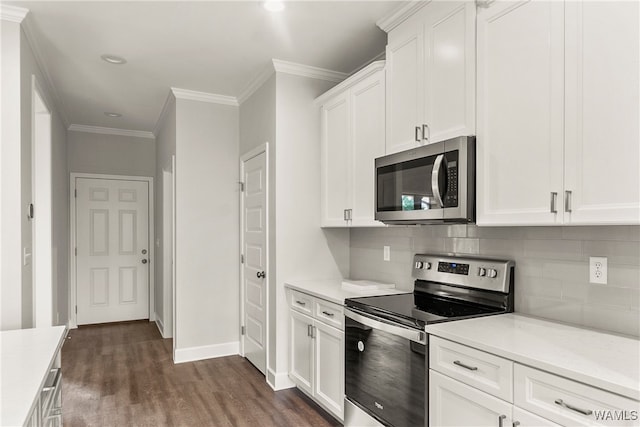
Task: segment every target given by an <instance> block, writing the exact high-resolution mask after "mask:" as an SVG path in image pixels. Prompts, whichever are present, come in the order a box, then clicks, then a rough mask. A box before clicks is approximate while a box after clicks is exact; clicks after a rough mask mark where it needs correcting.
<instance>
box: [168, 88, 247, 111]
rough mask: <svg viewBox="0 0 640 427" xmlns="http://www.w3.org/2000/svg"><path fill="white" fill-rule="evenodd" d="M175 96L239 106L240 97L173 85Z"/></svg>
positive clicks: (172, 90) (172, 89)
mask: <svg viewBox="0 0 640 427" xmlns="http://www.w3.org/2000/svg"><path fill="white" fill-rule="evenodd" d="M171 92H173V96H175V97H176V98H178V99H188V100H190V101H200V102H210V103H212V104H222V105H233V106H234V107H237V106H238V105H240V104H238V99H237V98H236V97H235V96H228V95H218V94H216V93H207V92H198V91H195V90H188V89H180V88H177V87H172V88H171Z"/></svg>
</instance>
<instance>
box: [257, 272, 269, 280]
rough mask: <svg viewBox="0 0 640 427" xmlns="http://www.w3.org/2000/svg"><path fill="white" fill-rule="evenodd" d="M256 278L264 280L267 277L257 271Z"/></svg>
mask: <svg viewBox="0 0 640 427" xmlns="http://www.w3.org/2000/svg"><path fill="white" fill-rule="evenodd" d="M256 276H258V279H264V278H265V277H267V275H266V274H265V273H264V271H258V272H257V273H256Z"/></svg>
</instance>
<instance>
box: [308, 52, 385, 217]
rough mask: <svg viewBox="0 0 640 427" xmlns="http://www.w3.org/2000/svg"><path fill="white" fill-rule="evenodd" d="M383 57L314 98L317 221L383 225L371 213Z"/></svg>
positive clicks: (380, 132) (381, 120) (380, 141)
mask: <svg viewBox="0 0 640 427" xmlns="http://www.w3.org/2000/svg"><path fill="white" fill-rule="evenodd" d="M384 99H385V71H384V61H378V62H374V63H373V64H371V65H369V66H368V67H366V68H364V69H363V70H361V71H360V72H358V73H356V74H354V75H353V76H351V77H349V78H348V79H347V80H345V81H344V82H342V83H340V85H338V86H336V87H335V88H333V89H331V90H330V91H329V92H327V93H325V94H324V95H322V96H321V97H320V98H319V102H321V105H322V106H321V107H320V110H321V122H322V138H321V159H320V160H321V197H322V199H321V210H322V215H321V226H322V227H358V226H359V227H367V226H382V223H380V222H378V221H375V220H374V219H373V217H374V173H375V169H374V160H375V158H376V157H380V156H382V155H384V141H385V139H384V138H385V136H384V135H385V109H384V105H385V104H384Z"/></svg>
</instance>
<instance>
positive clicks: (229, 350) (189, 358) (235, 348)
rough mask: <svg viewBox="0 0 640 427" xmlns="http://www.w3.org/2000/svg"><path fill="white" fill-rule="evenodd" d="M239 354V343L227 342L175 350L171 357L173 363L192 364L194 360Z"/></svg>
mask: <svg viewBox="0 0 640 427" xmlns="http://www.w3.org/2000/svg"><path fill="white" fill-rule="evenodd" d="M239 353H240V342H239V341H233V342H227V343H222V344H212V345H203V346H199V347H187V348H177V349H176V350H175V353H174V355H173V363H185V362H194V361H196V360H203V359H213V358H216V357H224V356H233V355H236V354H239Z"/></svg>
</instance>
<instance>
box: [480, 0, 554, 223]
mask: <svg viewBox="0 0 640 427" xmlns="http://www.w3.org/2000/svg"><path fill="white" fill-rule="evenodd" d="M563 15H564V5H563V4H562V2H550V1H528V2H517V3H516V2H510V1H504V2H495V3H492V4H491V5H490V6H489V7H487V8H478V70H477V72H478V135H477V139H476V150H477V174H476V181H477V192H476V200H477V223H478V224H482V225H494V224H495V225H498V224H512V223H513V224H554V223H561V222H562V206H560V204H561V198H562V155H563V154H562V140H563V123H562V118H563V113H562V110H563V84H562V82H563V79H564V70H563V58H564V46H563V43H564V42H563V38H564V34H563ZM553 193H555V195H553ZM551 203H554V204H555V207H554V208H553V209H552V206H551ZM552 210H556V211H557V212H558V213H554V212H552Z"/></svg>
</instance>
